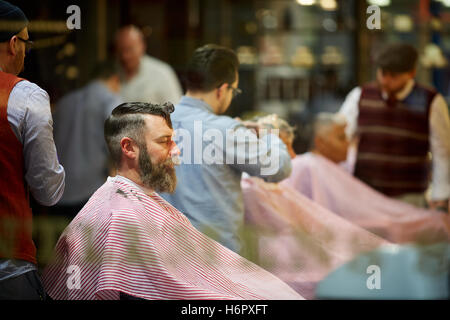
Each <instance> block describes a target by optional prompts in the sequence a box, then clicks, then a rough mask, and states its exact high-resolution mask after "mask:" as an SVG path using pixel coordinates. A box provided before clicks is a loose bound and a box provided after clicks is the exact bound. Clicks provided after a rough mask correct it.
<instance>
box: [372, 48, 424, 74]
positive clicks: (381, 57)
mask: <svg viewBox="0 0 450 320" xmlns="http://www.w3.org/2000/svg"><path fill="white" fill-rule="evenodd" d="M417 58H418V53H417V50H416V49H415V48H414V47H413V46H412V45H409V44H407V43H393V44H389V45H387V46H386V47H384V48H383V49H382V50H381V51H380V52H379V54H378V55H377V58H376V65H377V67H378V68H380V69H381V70H382V71H383V72H391V73H403V72H410V71H413V70H414V69H415V68H416V63H417Z"/></svg>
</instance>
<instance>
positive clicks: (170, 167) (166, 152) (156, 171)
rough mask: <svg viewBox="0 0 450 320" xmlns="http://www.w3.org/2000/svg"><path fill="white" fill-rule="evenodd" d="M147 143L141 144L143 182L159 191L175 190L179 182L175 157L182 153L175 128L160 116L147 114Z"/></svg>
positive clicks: (140, 155) (140, 156)
mask: <svg viewBox="0 0 450 320" xmlns="http://www.w3.org/2000/svg"><path fill="white" fill-rule="evenodd" d="M145 122H146V130H145V131H146V132H145V145H139V160H138V161H139V169H140V178H141V181H142V183H143V184H144V185H145V186H146V187H149V188H152V189H154V190H155V191H157V192H174V191H175V188H176V184H177V177H176V173H175V164H174V162H173V159H174V158H175V157H178V156H179V155H180V150H179V149H178V147H177V145H176V143H175V142H174V141H173V140H172V137H173V130H172V129H170V128H169V126H168V125H167V123H166V121H165V120H164V119H163V118H162V117H159V116H153V115H146V116H145Z"/></svg>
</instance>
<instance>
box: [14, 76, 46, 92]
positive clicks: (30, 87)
mask: <svg viewBox="0 0 450 320" xmlns="http://www.w3.org/2000/svg"><path fill="white" fill-rule="evenodd" d="M14 88H15V89H18V90H21V91H26V92H27V93H30V94H32V93H34V92H40V93H44V94H46V95H47V92H46V91H45V90H44V89H42V88H41V87H40V86H38V85H37V84H36V83H34V82H31V81H29V80H27V79H22V80H21V81H19V82H18V83H17V84H16V85H15V86H14Z"/></svg>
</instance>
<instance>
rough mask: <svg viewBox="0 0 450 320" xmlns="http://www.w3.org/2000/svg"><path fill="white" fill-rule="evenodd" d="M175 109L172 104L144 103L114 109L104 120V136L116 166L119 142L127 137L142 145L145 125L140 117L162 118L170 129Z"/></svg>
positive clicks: (134, 103) (126, 104)
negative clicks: (171, 117) (148, 115)
mask: <svg viewBox="0 0 450 320" xmlns="http://www.w3.org/2000/svg"><path fill="white" fill-rule="evenodd" d="M174 109H175V107H174V106H173V104H172V103H170V102H166V103H164V104H162V105H161V104H151V103H145V102H126V103H122V104H121V105H119V106H117V107H116V108H114V110H113V111H112V113H111V115H110V116H109V117H108V119H106V121H105V126H104V135H105V140H106V144H107V146H108V149H109V153H110V155H111V158H112V160H113V162H114V163H115V164H116V165H119V164H120V159H121V154H122V150H121V147H120V140H122V138H123V137H129V138H131V139H133V140H135V141H136V142H137V143H138V144H140V145H143V144H144V141H143V128H144V125H145V121H144V118H143V117H142V115H145V114H151V115H156V116H160V117H162V118H164V119H165V120H166V123H167V125H168V126H169V127H170V128H172V121H171V120H170V114H171V113H172V112H173V111H174Z"/></svg>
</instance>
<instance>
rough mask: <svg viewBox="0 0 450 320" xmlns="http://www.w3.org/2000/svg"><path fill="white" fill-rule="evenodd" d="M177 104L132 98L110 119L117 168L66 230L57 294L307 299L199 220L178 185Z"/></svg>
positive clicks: (50, 277) (55, 273)
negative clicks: (170, 195)
mask: <svg viewBox="0 0 450 320" xmlns="http://www.w3.org/2000/svg"><path fill="white" fill-rule="evenodd" d="M173 110H174V107H173V105H172V104H164V105H154V104H149V103H141V102H135V103H124V104H121V105H119V106H118V107H116V108H115V109H114V110H113V112H112V115H111V116H110V117H109V118H108V119H107V120H106V121H105V130H104V132H105V139H106V142H107V145H108V148H109V151H110V154H111V157H112V159H113V161H114V162H115V164H116V166H117V175H116V176H115V177H109V178H108V180H107V181H106V183H105V184H104V185H103V186H102V187H100V188H99V189H98V190H97V191H96V192H95V193H94V195H93V196H92V197H91V198H90V199H89V201H88V203H87V204H86V205H85V206H84V207H83V209H82V210H81V211H80V212H79V213H78V215H77V216H76V217H75V219H74V220H73V221H72V222H71V223H70V225H69V226H68V227H67V228H66V230H65V231H64V232H63V234H62V235H61V237H60V239H59V240H58V243H57V245H56V249H55V258H54V260H53V261H52V262H51V263H50V264H49V265H48V266H47V268H46V270H45V271H44V276H43V281H44V287H45V288H46V290H47V292H48V294H49V296H50V297H51V298H52V299H83V300H84V299H132V300H134V299H301V298H302V297H301V296H300V295H298V294H297V293H296V292H295V291H293V290H292V289H291V288H290V287H289V286H288V285H287V284H285V283H284V282H282V281H281V280H280V279H278V278H277V277H275V276H274V275H272V274H270V273H269V272H267V271H265V270H263V269H261V268H260V267H258V266H257V265H255V264H253V263H251V262H250V261H248V260H246V259H244V258H242V257H241V256H239V255H237V254H236V253H234V252H232V251H231V250H229V249H227V248H225V247H224V246H222V245H220V244H219V243H218V242H216V241H214V240H212V239H210V238H208V237H207V236H206V235H204V234H202V233H200V232H199V231H198V230H196V229H195V228H194V227H193V226H192V224H191V223H190V222H189V220H188V219H187V218H186V216H184V215H183V214H182V213H181V212H180V211H178V210H177V209H175V208H174V207H173V206H171V205H170V204H169V203H168V202H166V201H165V200H163V198H161V197H160V196H159V195H158V194H157V193H156V192H173V191H174V190H175V187H176V175H175V169H174V164H175V163H176V162H177V161H176V160H175V159H178V156H179V154H180V150H179V149H178V147H177V145H176V143H175V142H174V141H173V140H172V137H173V129H172V122H171V119H170V113H171V112H172V111H173Z"/></svg>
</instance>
